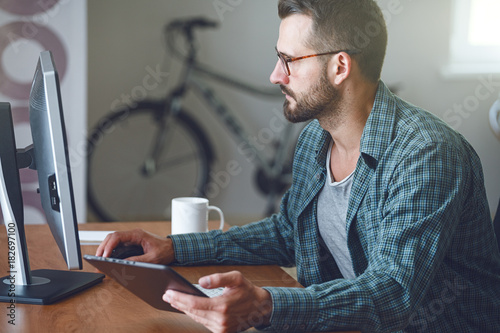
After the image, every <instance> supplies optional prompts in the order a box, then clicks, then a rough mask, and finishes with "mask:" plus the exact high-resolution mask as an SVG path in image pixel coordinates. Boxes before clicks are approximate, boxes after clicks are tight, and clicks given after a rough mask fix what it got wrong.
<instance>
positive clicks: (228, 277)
mask: <svg viewBox="0 0 500 333" xmlns="http://www.w3.org/2000/svg"><path fill="white" fill-rule="evenodd" d="M198 283H199V284H200V286H202V287H203V288H207V289H214V288H221V287H226V288H233V287H238V286H240V285H242V284H243V283H245V278H244V277H243V275H242V274H241V273H240V272H238V271H232V272H228V273H217V274H212V275H207V276H204V277H202V278H200V279H199V280H198Z"/></svg>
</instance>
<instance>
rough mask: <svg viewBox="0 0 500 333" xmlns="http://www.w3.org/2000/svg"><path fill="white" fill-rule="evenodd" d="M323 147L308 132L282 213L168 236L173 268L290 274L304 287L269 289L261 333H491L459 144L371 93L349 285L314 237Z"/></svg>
mask: <svg viewBox="0 0 500 333" xmlns="http://www.w3.org/2000/svg"><path fill="white" fill-rule="evenodd" d="M330 140H331V138H330V135H329V134H328V132H326V131H324V130H323V129H322V128H321V127H320V126H319V124H318V122H317V121H313V122H312V123H310V124H309V125H308V126H307V127H306V129H305V130H304V131H303V133H302V134H301V137H300V139H299V142H298V145H297V149H296V153H295V159H294V165H293V185H292V187H291V188H290V190H289V191H288V192H287V193H286V194H285V195H284V197H283V200H282V203H281V208H280V212H279V213H278V214H275V215H273V216H271V217H269V218H266V219H264V220H262V221H260V222H256V223H253V224H249V225H246V226H243V227H233V228H231V229H230V230H229V231H227V232H225V233H222V232H220V231H211V232H208V233H205V234H189V235H177V236H172V239H173V241H174V246H175V255H176V259H177V261H178V263H179V264H181V265H183V264H189V265H194V264H259V265H260V264H275V265H282V266H293V265H296V266H297V274H298V279H299V282H300V283H301V284H302V285H303V286H305V287H306V288H303V289H302V288H274V287H266V289H267V290H268V291H269V292H270V294H271V296H272V300H273V314H272V318H271V327H270V328H269V329H274V330H276V331H280V332H281V331H321V330H347V329H358V330H363V331H370V332H392V331H402V330H404V331H406V332H498V331H500V254H499V250H498V246H497V242H496V238H495V235H494V232H493V226H492V221H491V217H490V216H489V208H488V204H487V200H486V194H485V189H484V180H483V175H482V167H481V164H480V161H479V158H478V156H477V155H476V153H475V152H474V150H473V149H472V147H471V146H470V145H469V144H468V143H467V142H466V140H465V139H464V138H463V137H462V136H461V135H460V134H458V133H456V132H455V131H453V130H452V129H450V128H449V127H448V126H447V125H446V124H444V123H443V122H442V121H440V120H439V119H437V118H436V117H434V116H433V115H431V114H429V113H427V112H425V111H423V110H421V109H419V108H417V107H415V106H413V105H410V104H408V103H406V102H404V101H402V100H401V99H399V98H397V97H395V96H394V95H393V94H392V93H391V92H390V91H389V90H388V89H387V88H386V86H385V85H384V84H383V83H382V82H381V83H380V85H379V88H378V92H377V96H376V99H375V103H374V106H373V110H372V112H371V114H370V116H369V118H368V121H367V123H366V126H365V129H364V132H363V135H362V138H361V147H360V150H361V155H360V158H359V160H358V164H357V166H356V170H355V174H354V182H353V185H352V190H351V197H350V201H349V207H348V212H347V235H348V239H347V241H348V248H349V251H350V254H351V257H352V265H353V268H354V272H355V273H356V276H357V277H356V278H355V279H353V280H345V279H343V278H342V275H341V274H340V272H339V269H338V267H337V265H336V263H335V261H334V260H333V258H332V256H331V254H330V253H329V251H328V249H327V248H326V247H325V246H324V245H323V242H322V241H321V239H320V238H321V236H320V234H319V232H318V225H317V219H316V208H317V198H318V193H319V192H320V190H321V189H322V187H323V185H324V182H325V176H326V170H325V165H326V163H325V162H326V155H327V149H328V144H329V142H330Z"/></svg>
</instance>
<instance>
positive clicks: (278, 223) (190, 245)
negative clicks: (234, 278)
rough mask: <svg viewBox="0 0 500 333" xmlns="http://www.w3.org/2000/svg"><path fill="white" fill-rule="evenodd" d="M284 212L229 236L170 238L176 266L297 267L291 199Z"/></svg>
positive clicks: (232, 231) (234, 229) (209, 234)
mask: <svg viewBox="0 0 500 333" xmlns="http://www.w3.org/2000/svg"><path fill="white" fill-rule="evenodd" d="M288 195H289V194H288V192H287V193H286V194H285V195H284V197H283V199H282V202H281V208H280V212H279V213H278V214H274V215H272V216H271V217H269V218H266V219H264V220H262V221H259V222H255V223H251V224H248V225H245V226H242V227H232V228H230V229H229V230H228V231H226V232H222V231H220V230H212V231H209V232H207V233H193V234H181V235H171V236H169V237H170V238H171V239H172V241H173V245H174V251H175V258H176V264H178V265H200V264H227V265H280V266H293V265H294V263H295V256H294V246H293V243H294V241H293V227H292V225H291V223H290V221H289V220H288V219H287V214H286V211H287V208H286V207H287V204H286V203H287V198H288Z"/></svg>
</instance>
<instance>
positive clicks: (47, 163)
mask: <svg viewBox="0 0 500 333" xmlns="http://www.w3.org/2000/svg"><path fill="white" fill-rule="evenodd" d="M29 114H30V126H31V134H32V137H33V145H31V146H29V147H27V148H25V149H16V143H15V136H14V129H13V122H12V115H11V111H10V105H9V104H8V103H1V104H0V133H1V137H0V159H1V163H0V166H1V167H0V176H1V181H0V199H1V204H2V213H3V216H4V223H5V226H6V228H7V239H8V244H9V246H10V245H11V244H12V246H13V248H14V249H15V251H12V252H15V259H14V260H11V257H9V265H10V267H8V271H7V272H8V273H9V274H10V275H8V276H6V277H4V278H0V301H2V302H12V301H15V302H17V303H30V304H50V303H53V302H55V301H58V300H60V299H62V298H64V297H67V296H69V295H72V294H74V293H76V292H79V291H81V290H83V289H86V288H88V287H90V286H92V285H94V284H96V283H98V282H100V281H102V279H103V278H104V275H103V274H99V273H89V272H77V271H60V270H48V269H40V270H35V271H31V270H30V264H29V257H28V250H27V246H26V243H27V242H28V241H29V240H27V239H26V235H25V233H24V216H23V202H22V196H21V187H20V180H19V171H18V169H19V168H26V167H30V168H32V169H36V170H37V173H38V185H39V193H40V200H41V203H42V207H43V210H44V213H45V216H46V219H47V223H48V224H49V227H50V230H51V232H52V235H53V237H54V239H55V241H56V243H57V245H58V247H59V250H60V252H61V254H62V256H63V258H64V260H65V261H66V263H67V266H68V268H69V269H81V268H82V258H81V253H80V241H79V237H78V223H77V219H76V209H75V203H74V196H73V185H72V180H71V168H70V164H69V156H68V143H67V138H66V130H65V125H64V115H63V110H62V103H61V94H60V88H59V78H58V74H57V71H56V68H55V65H54V61H53V58H52V54H51V53H50V52H49V51H44V52H42V53H41V54H40V58H39V61H38V65H37V67H36V70H35V75H34V78H33V83H32V87H31V92H30V99H29ZM12 252H11V253H12ZM46 255H47V256H52V255H54V253H46Z"/></svg>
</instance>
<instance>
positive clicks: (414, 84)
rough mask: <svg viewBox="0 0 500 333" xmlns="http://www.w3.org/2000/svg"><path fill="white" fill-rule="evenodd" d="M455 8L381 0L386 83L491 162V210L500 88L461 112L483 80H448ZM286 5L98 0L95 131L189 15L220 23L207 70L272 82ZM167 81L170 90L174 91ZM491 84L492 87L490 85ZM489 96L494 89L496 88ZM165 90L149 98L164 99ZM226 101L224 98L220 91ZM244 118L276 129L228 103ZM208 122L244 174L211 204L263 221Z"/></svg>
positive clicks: (265, 105)
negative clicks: (494, 111)
mask: <svg viewBox="0 0 500 333" xmlns="http://www.w3.org/2000/svg"><path fill="white" fill-rule="evenodd" d="M450 2H451V0H442V1H431V0H420V1H411V0H380V1H379V3H380V4H381V7H382V8H383V9H384V12H385V13H386V17H387V20H388V28H389V35H390V38H389V47H388V52H387V58H386V65H385V69H384V72H383V79H384V80H385V81H386V83H388V84H398V85H399V86H400V95H401V96H402V97H403V98H405V99H407V100H408V101H410V102H412V103H414V104H417V105H420V106H423V107H424V108H426V109H428V110H429V111H431V112H433V113H435V114H436V115H438V116H440V117H443V118H445V120H446V121H448V122H449V123H450V124H451V125H452V126H454V127H455V128H456V129H457V130H459V131H460V132H461V133H463V135H464V136H465V137H467V139H468V140H469V141H470V142H471V143H472V145H473V146H474V147H475V149H476V150H477V152H478V154H479V156H480V157H481V159H482V161H483V167H484V172H485V179H486V187H487V194H488V197H489V199H490V206H491V209H492V210H493V208H496V204H497V203H498V198H499V196H500V177H499V175H498V170H499V166H500V154H499V151H500V142H498V141H497V140H496V139H495V138H494V136H493V134H492V132H491V131H490V129H489V126H488V122H487V119H488V118H487V112H488V110H489V107H490V106H491V105H492V104H493V102H494V100H495V99H496V98H497V96H498V93H499V91H500V89H499V86H500V84H499V83H500V79H499V78H498V77H497V78H494V79H493V84H492V86H493V88H491V89H492V90H493V91H492V92H491V94H490V96H488V98H482V99H481V100H480V101H479V104H478V106H477V107H476V108H474V109H473V110H472V111H467V112H466V113H464V114H462V115H458V116H457V114H456V113H454V111H453V110H454V107H455V105H461V104H462V105H463V104H464V102H468V101H469V100H470V98H469V99H467V98H468V96H472V97H473V96H474V94H475V92H476V88H477V87H478V86H479V85H482V84H483V83H482V82H483V81H484V79H488V78H487V77H486V78H485V77H483V78H482V79H481V78H472V79H466V80H459V81H456V80H448V79H444V78H443V77H442V76H441V75H440V69H441V67H442V66H444V65H445V64H446V61H447V56H448V37H449V26H450V13H451V4H450ZM221 3H222V4H227V6H228V7H226V9H228V11H226V12H224V13H222V14H221V13H220V12H219V13H218V12H217V10H216V7H215V5H217V4H219V5H220V4H221ZM276 3H277V1H269V0H252V1H249V0H240V1H229V0H215V1H206V0H182V1H181V0H177V1H176V0H148V1H142V2H138V1H130V0H128V1H124V0H106V1H101V0H89V1H88V11H89V40H88V44H89V87H88V89H89V125H91V126H93V125H94V124H95V123H96V122H97V121H98V119H99V118H100V117H101V116H103V115H104V114H105V113H106V112H108V110H109V109H110V108H111V105H113V103H114V102H115V101H116V100H117V99H120V97H121V95H122V94H123V93H130V92H131V91H132V89H133V87H134V86H137V85H140V84H141V82H142V79H143V78H144V76H145V74H146V71H145V68H146V67H147V66H150V67H155V66H156V65H157V64H159V63H161V62H162V56H163V54H164V53H163V52H164V51H163V46H164V45H163V43H162V34H161V29H162V27H163V25H164V24H165V22H167V21H168V20H170V19H172V18H177V17H183V16H196V15H204V16H208V17H211V18H214V19H219V20H220V21H221V28H220V29H218V30H217V31H213V32H206V33H203V35H202V36H203V38H202V45H201V49H202V50H203V52H202V54H203V56H204V59H205V61H206V62H207V63H209V64H210V65H212V66H213V67H214V68H218V69H220V70H222V71H223V72H225V73H228V74H232V75H237V76H239V77H241V78H243V79H245V80H248V81H250V82H252V83H255V84H261V83H262V84H266V83H268V78H269V74H270V72H271V71H272V69H273V67H274V64H275V61H276V56H275V52H274V45H275V44H276V40H277V38H278V33H277V30H278V26H279V19H278V17H277V10H276ZM167 66H169V67H167V71H168V72H169V73H171V74H172V75H171V76H169V78H168V79H167V80H165V81H166V82H165V83H171V82H172V80H173V79H174V78H175V73H176V69H177V68H176V66H175V63H170V64H167ZM167 81H168V82H167ZM483 85H484V84H483ZM488 88H490V87H489V86H488ZM164 89H165V86H161V87H160V88H159V89H156V90H154V91H150V95H151V96H161V95H162V93H163V91H164ZM221 93H222V94H224V96H226V95H225V91H221ZM227 96H229V97H228V98H230V101H231V102H232V104H230V105H233V106H234V105H237V106H238V108H239V109H241V112H240V114H239V115H240V117H241V120H242V121H243V122H244V124H245V125H248V126H249V128H253V129H254V131H255V133H257V132H258V131H259V129H261V128H263V127H265V126H266V125H267V126H268V124H269V119H270V118H271V117H272V116H273V114H272V110H273V108H275V107H278V108H280V109H281V102H277V103H269V102H260V101H258V100H249V99H247V98H244V97H242V96H241V95H236V96H233V95H227ZM200 119H201V120H202V121H203V123H204V124H207V126H208V127H209V128H210V129H211V130H210V133H209V135H210V138H211V139H212V141H213V142H214V143H215V145H216V147H217V154H218V157H219V160H220V161H222V162H220V163H219V164H218V165H217V166H216V169H218V170H221V169H223V168H224V167H225V164H224V163H223V161H227V160H230V159H235V160H237V161H238V162H239V164H240V165H241V166H242V167H243V172H242V173H241V175H239V176H238V177H233V178H232V179H231V182H230V184H229V186H228V187H227V188H226V189H224V190H223V191H221V193H220V195H218V196H217V197H216V198H214V199H212V200H211V201H212V203H214V204H217V205H219V206H220V207H221V208H222V209H223V210H224V211H225V213H226V215H227V216H228V222H229V223H232V224H238V223H244V222H248V221H251V220H253V219H255V218H258V217H259V216H260V212H262V210H263V204H264V201H263V199H262V197H261V196H260V195H259V194H258V193H257V191H256V190H255V188H254V187H253V184H252V172H253V170H254V169H253V166H252V165H251V164H250V163H248V161H246V160H245V159H244V157H243V156H241V155H240V154H239V153H238V151H237V149H236V146H235V144H234V143H232V141H231V140H230V139H229V137H228V134H227V132H226V131H225V130H224V129H223V127H221V126H220V125H219V124H218V123H216V122H214V120H213V117H212V116H211V115H209V114H207V113H203V114H202V115H201V116H200Z"/></svg>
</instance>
